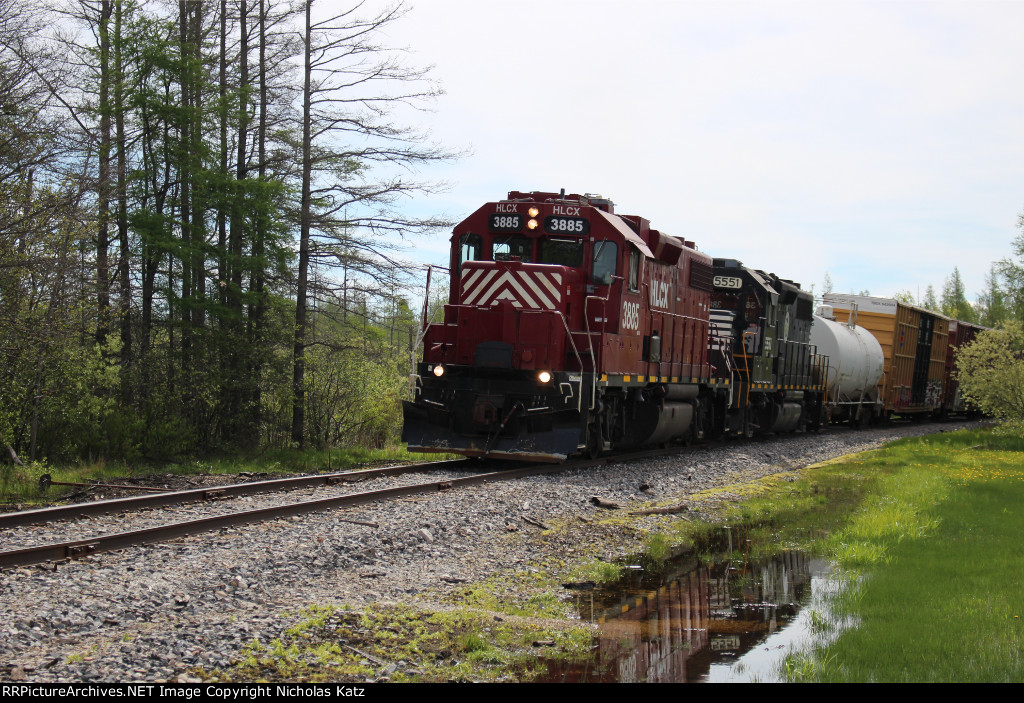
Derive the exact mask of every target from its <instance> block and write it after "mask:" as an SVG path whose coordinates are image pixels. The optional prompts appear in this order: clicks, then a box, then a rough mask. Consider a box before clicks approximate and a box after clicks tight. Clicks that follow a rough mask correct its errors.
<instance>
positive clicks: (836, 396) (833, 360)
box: [811, 305, 885, 427]
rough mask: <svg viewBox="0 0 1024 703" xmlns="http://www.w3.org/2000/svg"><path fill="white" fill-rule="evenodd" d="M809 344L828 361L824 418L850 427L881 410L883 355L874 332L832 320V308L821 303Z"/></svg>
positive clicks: (853, 321)
mask: <svg viewBox="0 0 1024 703" xmlns="http://www.w3.org/2000/svg"><path fill="white" fill-rule="evenodd" d="M811 344H813V345H814V346H815V348H816V349H817V350H818V351H819V352H820V353H821V354H823V355H825V356H826V357H827V359H828V361H829V363H828V371H827V374H826V378H825V388H826V395H825V401H826V402H825V404H826V414H827V418H828V419H829V420H830V421H833V422H839V421H844V420H845V421H848V422H849V423H850V424H851V425H852V426H854V427H861V426H863V425H865V424H867V423H870V422H871V421H872V420H873V419H874V418H875V417H876V416H877V415H879V414H880V413H881V411H882V400H881V394H880V393H879V387H878V384H879V381H881V380H882V369H883V367H884V364H885V357H884V354H883V353H882V345H881V344H879V343H878V340H877V339H875V337H874V335H872V334H871V332H869V331H868V330H866V329H865V328H863V327H860V326H858V325H857V324H856V316H855V315H851V316H847V320H846V322H838V321H837V320H836V317H835V314H834V312H833V309H832V307H831V306H829V305H822V306H821V307H820V308H819V309H818V311H817V313H816V314H815V315H814V326H813V327H812V328H811Z"/></svg>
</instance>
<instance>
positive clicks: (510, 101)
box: [388, 0, 1024, 300]
mask: <svg viewBox="0 0 1024 703" xmlns="http://www.w3.org/2000/svg"><path fill="white" fill-rule="evenodd" d="M1022 28H1024V2H1020V1H1017V0H1004V1H988V2H983V1H982V2H979V1H978V0H975V1H973V2H933V1H929V0H906V1H903V2H893V1H889V2H863V1H858V2H842V1H831V0H806V1H785V0H763V1H761V2H731V1H728V0H714V1H680V0H674V1H671V2H668V1H666V2H661V1H657V0H632V1H631V2H628V3H627V2H624V1H621V0H620V1H614V2H613V1H611V0H545V1H539V2H534V1H533V0H516V1H515V2H502V1H500V0H495V1H484V0H420V1H419V2H418V3H417V4H415V6H414V7H413V9H412V11H411V12H410V13H409V15H408V16H407V17H406V18H405V19H403V20H402V21H401V22H400V23H399V24H397V25H394V26H393V27H392V28H391V29H390V30H389V36H388V39H389V40H390V41H391V42H392V43H393V44H395V45H400V46H403V45H404V46H407V47H408V48H410V49H411V50H412V52H413V53H412V54H411V56H410V57H409V58H410V61H411V62H413V63H415V64H419V65H427V64H430V65H433V66H434V69H433V76H434V77H435V78H436V79H437V80H439V81H440V82H441V83H442V84H443V86H444V88H445V90H446V91H447V94H446V95H445V96H444V97H443V98H441V99H439V100H438V101H437V102H436V103H435V104H434V106H433V111H432V112H429V113H421V114H418V115H416V116H415V118H414V119H415V120H416V122H417V124H419V125H421V126H423V127H428V128H430V129H431V130H432V133H433V135H434V137H435V138H436V139H438V140H439V141H440V142H442V143H444V144H445V145H446V146H448V147H451V148H455V149H461V148H465V149H471V150H472V153H471V155H469V156H467V157H465V158H464V159H462V160H460V161H458V162H457V163H454V164H452V165H450V166H445V167H442V168H437V169H431V170H430V171H429V172H428V175H432V176H436V177H437V178H440V179H444V180H447V181H449V182H450V183H451V190H450V191H449V192H448V193H447V194H445V195H443V196H441V197H438V198H434V199H430V200H424V201H421V202H418V203H416V205H415V207H416V208H422V209H423V211H424V212H427V211H434V212H437V211H440V212H444V213H446V214H447V215H449V216H451V217H453V218H456V219H461V218H462V217H464V216H465V215H468V214H469V213H471V212H472V211H473V210H475V209H476V208H477V207H478V206H479V205H481V204H483V203H484V202H487V201H490V200H497V199H500V198H503V197H505V195H506V194H507V192H508V191H510V190H554V191H557V190H558V189H559V188H565V189H566V191H567V192H581V193H582V192H590V193H601V194H603V195H605V196H607V197H611V198H612V199H613V200H614V201H615V203H616V208H617V211H618V212H620V213H624V214H637V215H642V216H644V217H647V218H649V219H650V220H651V221H652V226H654V227H656V228H658V229H660V230H662V231H664V232H667V233H669V234H674V235H677V236H681V237H685V238H686V239H689V240H693V241H695V242H696V243H697V246H698V248H699V249H700V250H702V251H704V252H707V253H709V254H711V255H712V256H729V257H734V258H738V259H741V260H742V261H743V262H744V263H745V264H747V265H748V266H752V267H754V268H761V269H767V270H770V271H773V272H775V273H777V274H779V275H780V276H783V277H787V278H793V279H795V280H797V281H799V282H800V283H802V284H803V285H804V287H805V288H808V287H810V285H811V284H812V283H813V284H816V289H817V290H818V291H819V292H820V290H821V284H822V281H823V279H824V276H825V272H826V271H828V273H829V274H830V276H831V278H832V281H833V283H834V287H835V290H836V291H837V292H842V291H853V292H858V291H861V290H869V291H870V292H871V294H873V295H885V296H889V295H892V294H894V293H895V292H897V291H899V290H903V289H907V290H910V291H911V292H912V293H914V294H915V295H918V294H922V295H923V293H924V290H925V287H926V286H927V285H928V284H929V283H931V284H933V285H934V286H935V288H936V292H937V293H938V292H941V288H942V284H943V282H944V280H945V278H946V277H947V276H948V275H949V274H950V273H951V272H952V270H953V267H954V266H959V269H960V272H961V274H962V276H963V278H964V281H965V283H966V284H967V288H968V293H969V297H970V298H971V299H972V300H973V298H974V296H975V295H976V294H977V293H978V292H980V291H981V289H982V287H983V283H984V277H985V274H986V273H987V272H988V269H989V266H990V264H991V262H992V261H994V260H996V259H1000V258H1003V257H1007V256H1009V255H1010V253H1011V250H1010V244H1011V241H1012V240H1013V238H1014V237H1015V236H1016V235H1017V233H1018V231H1017V229H1016V227H1015V225H1016V221H1017V217H1018V214H1019V213H1021V212H1022V211H1024V140H1022V139H1021V137H1022V134H1024V75H1022V74H1024V39H1022V37H1021V31H1022ZM416 247H417V253H416V256H417V258H420V257H422V258H423V259H424V260H429V261H433V262H437V263H444V262H446V261H447V254H446V250H447V237H446V236H438V237H436V238H433V239H430V240H421V239H418V240H416Z"/></svg>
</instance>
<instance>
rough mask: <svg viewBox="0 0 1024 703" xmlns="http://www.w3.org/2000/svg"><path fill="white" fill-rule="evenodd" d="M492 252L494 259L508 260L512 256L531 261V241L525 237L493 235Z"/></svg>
mask: <svg viewBox="0 0 1024 703" xmlns="http://www.w3.org/2000/svg"><path fill="white" fill-rule="evenodd" d="M492 252H493V255H494V260H495V261H509V260H510V259H511V258H512V257H513V256H515V257H518V258H519V260H520V261H524V262H525V261H531V260H532V259H533V242H532V241H530V240H529V239H527V238H526V237H495V238H494V245H493V248H492Z"/></svg>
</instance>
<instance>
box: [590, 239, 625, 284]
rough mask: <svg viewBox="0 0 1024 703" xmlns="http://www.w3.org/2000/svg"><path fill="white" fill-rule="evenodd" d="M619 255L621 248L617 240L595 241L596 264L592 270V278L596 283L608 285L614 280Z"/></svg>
mask: <svg viewBox="0 0 1024 703" xmlns="http://www.w3.org/2000/svg"><path fill="white" fill-rule="evenodd" d="M618 256H619V248H618V247H617V246H616V245H615V242H609V241H608V240H601V241H600V242H594V265H593V268H591V270H590V280H591V281H593V283H594V284H595V285H599V286H606V285H608V284H609V283H611V282H612V276H614V275H615V263H616V261H617V260H618Z"/></svg>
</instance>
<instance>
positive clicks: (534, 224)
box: [526, 220, 539, 229]
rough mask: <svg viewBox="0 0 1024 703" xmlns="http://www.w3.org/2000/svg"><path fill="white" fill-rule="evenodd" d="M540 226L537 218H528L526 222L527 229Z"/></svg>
mask: <svg viewBox="0 0 1024 703" xmlns="http://www.w3.org/2000/svg"><path fill="white" fill-rule="evenodd" d="M538 226H539V225H538V224H537V220H527V222H526V228H527V229H537V227H538Z"/></svg>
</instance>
